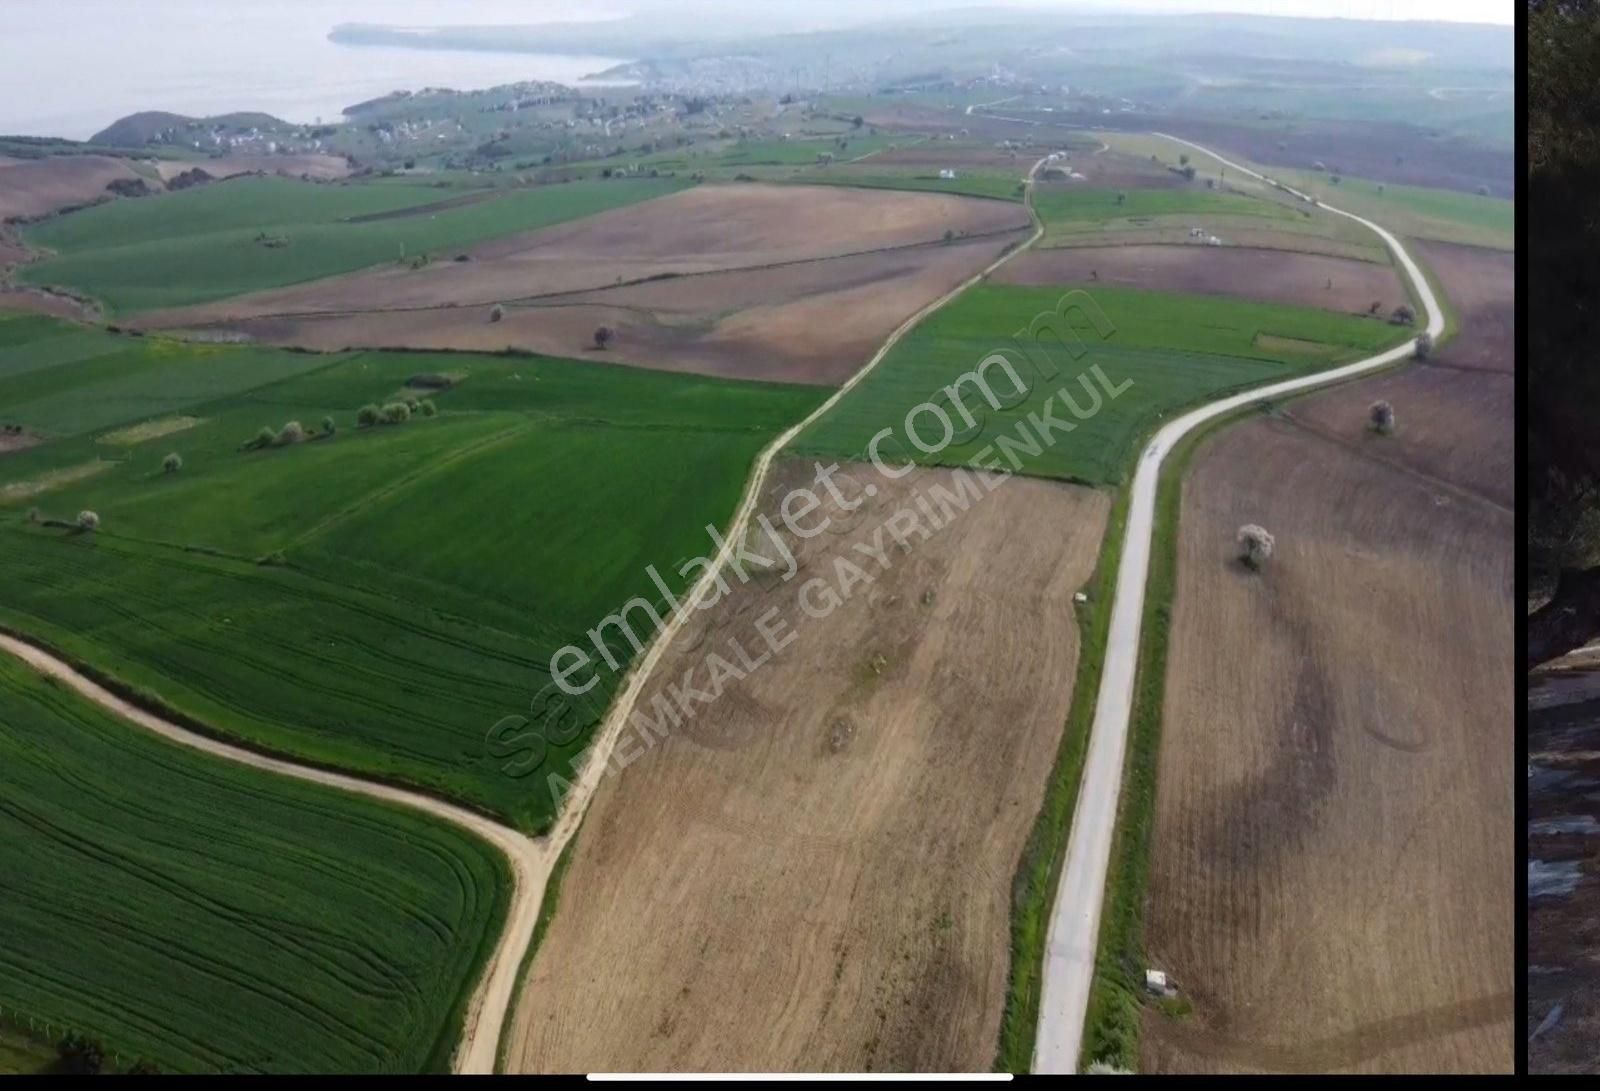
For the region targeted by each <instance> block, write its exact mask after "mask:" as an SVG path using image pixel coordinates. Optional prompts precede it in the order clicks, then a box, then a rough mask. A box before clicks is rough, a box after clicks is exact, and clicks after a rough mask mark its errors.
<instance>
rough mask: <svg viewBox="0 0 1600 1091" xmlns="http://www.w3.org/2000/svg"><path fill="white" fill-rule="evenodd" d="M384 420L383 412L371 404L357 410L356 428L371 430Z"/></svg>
mask: <svg viewBox="0 0 1600 1091" xmlns="http://www.w3.org/2000/svg"><path fill="white" fill-rule="evenodd" d="M382 419H383V410H381V409H379V408H378V407H377V406H376V405H373V404H372V403H370V402H369V403H367V404H366V405H363V406H362V407H361V408H360V409H357V410H356V427H358V428H371V427H372V426H373V425H374V424H377V423H378V422H379V421H380V420H382Z"/></svg>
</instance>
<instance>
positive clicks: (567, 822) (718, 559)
mask: <svg viewBox="0 0 1600 1091" xmlns="http://www.w3.org/2000/svg"><path fill="white" fill-rule="evenodd" d="M1043 163H1044V159H1043V158H1041V159H1039V161H1038V162H1036V163H1035V164H1034V165H1033V168H1032V169H1031V170H1029V172H1028V182H1027V184H1028V194H1027V196H1026V197H1025V198H1024V205H1025V207H1026V208H1027V209H1028V215H1029V216H1030V218H1032V220H1033V221H1034V229H1033V233H1032V234H1031V235H1030V236H1029V237H1028V238H1027V240H1026V241H1024V242H1023V243H1022V244H1021V245H1019V246H1017V247H1016V248H1015V249H1013V250H1010V251H1008V252H1006V253H1004V254H1001V255H1000V256H999V257H997V258H996V259H995V260H994V261H992V262H990V263H989V265H988V266H986V267H985V268H983V269H982V270H980V271H978V272H976V273H974V274H973V275H972V276H970V277H968V278H967V279H966V280H964V281H962V282H961V283H960V284H958V285H957V286H956V287H954V288H952V289H951V290H950V291H948V292H946V293H945V294H944V295H942V296H940V297H939V298H937V299H935V300H933V301H932V302H931V303H928V304H926V305H925V306H923V307H922V308H921V309H920V310H918V311H917V312H916V313H915V314H913V315H911V316H910V317H909V318H907V319H906V320H905V321H904V322H902V323H900V325H899V326H898V327H896V328H895V330H894V332H893V333H891V334H890V335H889V338H888V340H886V341H885V342H884V343H883V344H882V345H881V346H880V347H879V348H878V351H877V352H875V353H873V355H872V357H871V359H869V360H868V361H867V362H866V363H865V364H864V365H863V366H862V367H861V369H860V370H858V371H857V372H856V373H855V374H854V375H852V376H851V377H850V378H849V379H848V380H846V382H845V383H844V385H842V386H840V387H839V389H838V390H836V391H834V393H833V394H832V395H831V396H830V397H828V398H827V400H825V401H824V402H823V403H822V404H821V405H819V406H817V407H816V408H815V409H813V410H812V411H811V412H810V413H809V414H807V415H806V416H805V418H804V419H802V420H801V421H800V422H799V423H797V424H794V425H792V426H790V427H789V428H788V429H787V430H786V431H784V432H783V433H781V434H780V435H779V436H778V437H777V438H775V439H774V440H773V441H772V442H771V443H769V444H768V445H767V446H766V447H765V448H763V449H762V451H761V453H760V454H758V455H757V456H756V460H755V462H754V464H753V466H752V469H751V473H750V477H749V479H748V480H747V482H746V484H745V491H744V496H743V497H742V499H741V500H740V502H739V506H738V507H737V508H736V509H735V510H734V514H733V518H732V519H731V520H730V521H729V523H728V528H727V530H726V531H724V532H723V544H722V546H721V547H720V548H719V549H718V550H717V553H716V556H715V557H713V558H712V560H711V563H710V564H709V565H707V566H706V570H705V571H704V572H703V573H702V574H701V576H700V579H699V580H697V581H696V582H695V584H694V586H693V587H692V588H691V589H690V590H689V591H688V592H686V593H685V594H684V596H683V601H685V602H691V603H692V602H698V601H699V600H700V599H701V598H702V597H703V596H705V595H706V593H707V592H708V591H709V590H710V588H711V587H712V586H713V585H714V584H715V583H716V581H717V579H718V578H719V577H720V575H721V572H722V569H723V566H724V565H726V564H727V562H728V560H729V559H730V558H731V557H732V555H733V550H734V548H735V545H734V544H735V543H738V542H742V541H743V540H744V535H745V533H746V531H747V530H748V528H749V526H750V521H751V520H752V519H753V518H754V516H755V509H756V504H757V501H759V500H760V498H761V493H762V490H763V489H764V488H765V487H766V483H767V477H768V474H769V472H770V471H771V469H772V464H773V462H774V461H775V460H776V458H777V456H778V454H779V453H780V452H782V451H783V449H784V448H785V447H787V446H788V445H789V444H790V443H792V442H793V441H794V440H795V438H796V437H797V436H799V435H800V434H801V433H802V432H804V431H805V430H806V429H807V428H809V427H811V425H813V424H815V423H816V422H817V421H818V420H820V419H821V418H822V417H823V416H824V415H825V414H826V413H828V412H829V411H830V410H832V409H833V408H834V406H836V405H838V404H839V402H841V401H842V400H843V399H844V397H845V396H846V395H847V394H849V393H850V391H852V390H854V389H855V388H856V387H857V386H859V385H860V384H861V382H862V381H863V380H864V379H866V377H867V376H868V375H870V374H871V373H872V371H873V370H874V369H875V368H876V367H877V366H878V364H879V363H881V362H882V361H883V359H884V358H885V357H887V356H888V355H889V352H890V350H892V349H893V348H894V347H895V345H897V344H899V342H900V340H901V339H902V338H903V337H905V335H906V334H908V333H910V332H911V331H912V330H913V329H914V328H916V326H917V325H919V324H920V323H921V322H922V321H923V320H924V319H925V318H927V317H928V316H929V315H931V314H933V313H934V312H935V311H937V310H939V309H940V308H942V307H944V306H945V305H946V304H948V303H949V302H950V301H951V300H953V299H955V298H956V297H957V296H959V295H960V294H961V293H963V292H965V291H966V290H967V289H968V288H970V287H972V286H973V285H974V284H977V283H979V282H980V281H982V280H983V279H984V278H985V277H987V276H989V274H991V273H993V272H994V271H995V270H996V269H998V268H999V267H1000V266H1001V265H1003V264H1005V262H1007V261H1008V260H1010V259H1011V258H1013V257H1015V256H1016V255H1017V254H1020V253H1022V252H1023V251H1024V250H1026V249H1027V248H1028V247H1029V246H1032V245H1033V244H1034V243H1035V242H1037V241H1038V240H1039V239H1040V238H1041V237H1043V235H1044V224H1043V222H1042V221H1041V220H1040V219H1039V217H1038V214H1037V213H1036V212H1035V211H1034V209H1033V201H1032V196H1033V186H1032V182H1033V177H1034V175H1035V174H1036V173H1037V172H1038V170H1039V167H1040V166H1041V165H1043ZM687 616H688V615H687V613H685V612H683V611H679V612H676V613H673V614H672V615H671V616H670V617H669V618H668V620H667V623H666V624H665V625H664V626H662V627H661V628H660V629H659V630H658V631H657V633H656V636H655V638H654V639H653V640H652V641H651V644H650V647H649V648H648V649H647V650H646V651H645V654H644V655H643V656H642V657H641V658H640V659H639V660H637V661H636V662H635V663H634V665H633V666H632V667H631V668H630V669H629V671H628V677H627V683H626V685H625V686H624V688H623V690H622V692H621V694H619V695H618V697H617V699H616V700H615V701H614V702H613V704H612V706H611V708H610V710H609V711H608V712H607V714H606V718H605V720H604V721H603V723H602V725H601V727H600V730H599V731H598V732H596V734H595V736H594V738H593V740H592V741H591V742H590V744H589V746H588V748H587V749H585V751H584V756H583V768H582V770H581V772H580V773H579V776H578V779H577V781H576V782H575V783H574V784H573V786H572V789H571V791H570V792H569V793H568V795H567V799H566V801H565V805H563V806H562V808H561V812H560V814H559V815H558V816H557V819H556V822H555V824H554V825H553V826H552V827H551V829H550V832H549V834H547V835H546V836H545V837H544V838H541V842H542V843H543V846H544V847H545V849H546V851H547V855H546V860H547V870H546V871H545V872H544V874H543V875H541V876H540V877H539V880H538V881H539V893H540V898H539V900H540V901H542V900H543V891H544V885H545V882H546V881H547V880H548V878H549V870H548V868H549V867H551V866H553V865H554V863H555V861H556V860H558V859H559V858H560V855H561V850H562V849H563V848H564V847H565V846H566V844H567V842H568V841H570V840H571V839H572V837H573V835H574V834H575V833H576V832H577V830H578V826H579V825H580V824H581V823H582V822H583V816H584V814H585V813H586V812H587V810H588V807H589V802H590V801H591V800H592V799H593V798H594V792H595V789H596V788H598V787H599V783H600V777H601V775H602V774H603V772H604V770H605V768H606V767H607V764H608V762H609V760H610V756H611V751H612V749H613V748H614V747H615V745H616V741H617V739H618V737H619V736H620V735H621V734H622V729H623V727H624V726H626V724H627V723H628V717H629V716H630V715H631V714H632V712H633V708H634V706H635V705H636V704H637V703H638V700H639V697H640V695H641V694H642V693H643V691H644V686H645V683H646V682H647V681H649V679H650V675H651V674H652V672H653V671H654V669H655V667H656V665H657V664H658V663H659V662H660V661H661V659H662V657H663V656H664V655H665V653H666V650H667V648H668V647H669V646H670V645H671V643H672V638H673V637H674V636H676V635H677V633H678V631H679V630H680V629H681V628H682V627H683V624H684V620H685V619H686V618H687ZM530 938H531V936H525V937H524V938H523V942H522V943H521V945H520V947H519V952H521V951H526V949H527V940H528V939H530ZM498 999H499V998H496V1000H498ZM511 1002H514V997H513V998H509V999H508V1000H506V1001H504V1002H503V1003H504V1004H505V1008H504V1009H503V1010H502V1016H503V1014H504V1011H505V1010H508V1009H509V1005H510V1003H511ZM499 1036H500V1035H499V1032H498V1028H497V1032H496V1033H495V1034H493V1035H478V1036H476V1038H475V1041H474V1049H475V1051H476V1052H479V1053H486V1054H487V1061H488V1065H489V1068H487V1069H485V1068H482V1067H477V1066H476V1065H475V1066H474V1067H473V1069H472V1070H474V1071H492V1069H493V1066H494V1063H495V1056H496V1053H497V1052H498V1045H499V1042H498V1039H499ZM479 1063H481V1061H480V1062H479Z"/></svg>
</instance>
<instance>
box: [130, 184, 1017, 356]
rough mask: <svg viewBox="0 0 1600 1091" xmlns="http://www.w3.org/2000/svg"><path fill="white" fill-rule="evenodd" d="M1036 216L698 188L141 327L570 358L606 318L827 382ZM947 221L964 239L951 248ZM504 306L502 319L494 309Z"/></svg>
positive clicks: (797, 189) (655, 343)
mask: <svg viewBox="0 0 1600 1091" xmlns="http://www.w3.org/2000/svg"><path fill="white" fill-rule="evenodd" d="M1027 223H1028V217H1027V212H1026V210H1025V209H1024V208H1023V207H1022V206H1021V205H1018V204H1009V203H1005V202H1000V201H985V200H973V199H965V198H959V197H950V196H945V195H940V194H922V193H916V194H912V193H892V192H883V191H867V190H859V191H858V190H848V189H839V188H834V187H829V186H781V187H780V186H759V185H741V186H718V187H709V186H705V187H698V188H696V189H692V190H686V191H683V192H681V193H678V194H675V195H673V196H670V197H665V198H662V199H660V200H657V201H653V202H650V203H648V204H646V205H640V206H637V207H633V208H626V209H621V210H618V211H615V212H611V213H606V214H603V215H599V216H594V217H590V218H588V219H585V220H583V221H581V222H574V223H569V224H563V225H560V226H557V227H552V228H549V229H547V230H544V231H539V232H534V233H530V234H523V235H519V236H516V237H514V238H510V239H501V240H497V241H495V242H491V243H486V244H484V245H482V246H479V247H476V248H474V249H473V250H471V251H470V255H471V260H469V261H464V262H436V263H434V264H432V265H430V266H427V267H425V268H423V269H419V270H411V269H399V268H393V267H391V268H384V269H377V270H369V271H367V272H363V273H358V274H355V275H352V276H348V277H340V278H336V279H332V280H323V281H318V282H315V283H312V284H306V285H300V286H296V287H293V288H287V289H282V290H278V291H271V292H263V293H258V294H256V295H251V296H244V297H241V298H238V299H233V300H228V301H225V302H218V303H214V304H208V305H205V306H200V307H191V308H184V309H180V310H174V311H166V312H161V313H158V314H155V315H152V316H149V318H148V319H147V320H146V321H145V323H144V324H145V325H148V326H150V327H155V328H167V329H196V328H206V329H224V330H227V331H231V332H238V333H244V334H247V335H249V336H250V337H252V338H254V339H256V340H259V341H263V342H270V343H274V344H289V345H300V346H305V347H310V348H317V349H329V348H342V347H353V346H365V347H407V348H435V349H470V350H480V351H499V350H503V349H505V348H508V347H515V348H518V349H526V350H532V351H537V352H545V353H550V354H556V355H568V356H571V355H580V354H586V353H590V352H591V351H592V348H593V333H594V330H595V329H596V327H598V326H601V325H606V326H610V327H611V328H612V329H613V330H615V331H616V333H617V336H616V338H615V341H614V342H613V345H612V347H611V348H610V349H609V350H607V351H606V352H605V353H604V354H603V356H602V355H601V354H598V353H596V354H594V355H595V357H596V358H600V359H605V360H615V361H617V362H622V363H631V364H636V365H639V366H644V367H654V368H662V369H666V370H673V371H690V372H696V373H700V374H709V375H724V376H735V377H744V378H762V379H780V380H784V381H792V382H808V383H822V384H834V383H838V382H840V381H842V380H843V379H844V378H845V377H847V376H848V375H849V374H851V373H852V372H853V371H855V369H856V368H857V367H859V366H860V364H861V363H862V361H863V360H865V359H866V357H867V356H869V355H870V354H871V350H872V349H873V348H875V347H876V346H877V345H878V344H879V343H881V342H882V340H883V339H884V337H886V336H888V334H889V332H890V331H892V330H893V329H894V327H895V326H897V325H899V323H900V322H901V321H902V320H903V319H904V318H905V317H906V316H907V315H909V314H912V313H914V312H915V311H917V310H918V309H919V308H920V307H922V306H923V305H924V304H926V303H927V302H928V301H929V300H930V299H934V298H937V297H938V296H939V295H941V294H943V293H944V292H946V291H948V290H949V289H950V288H952V287H954V286H956V285H957V284H959V283H960V282H961V281H962V280H964V279H965V278H966V277H968V276H970V275H972V273H974V272H976V271H977V270H978V269H980V268H982V267H983V266H984V265H986V264H988V263H989V262H990V261H992V260H993V259H994V258H995V257H996V256H998V255H999V253H1000V250H1001V248H1002V247H1004V246H1005V245H1006V244H1008V243H1011V242H1014V241H1017V240H1019V239H1021V238H1022V237H1023V233H1024V231H1025V230H1026V225H1027ZM946 231H953V232H955V233H956V234H957V235H958V236H961V235H964V236H966V238H957V239H955V241H953V242H951V243H945V242H943V241H942V240H943V236H944V233H945V232H946ZM975 236H976V237H975ZM496 303H503V304H505V305H506V313H505V317H504V319H503V320H502V321H499V322H491V321H490V314H489V311H490V309H491V307H492V306H493V305H494V304H496Z"/></svg>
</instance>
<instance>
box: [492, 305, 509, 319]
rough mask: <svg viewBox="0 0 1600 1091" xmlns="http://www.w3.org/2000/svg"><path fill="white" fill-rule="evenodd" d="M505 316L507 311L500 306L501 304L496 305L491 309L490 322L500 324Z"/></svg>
mask: <svg viewBox="0 0 1600 1091" xmlns="http://www.w3.org/2000/svg"><path fill="white" fill-rule="evenodd" d="M505 316H506V309H505V308H504V307H502V306H500V304H498V303H496V304H495V305H494V306H493V307H490V308H489V321H491V322H498V321H500V320H501V319H502V318H504V317H505Z"/></svg>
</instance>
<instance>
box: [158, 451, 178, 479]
mask: <svg viewBox="0 0 1600 1091" xmlns="http://www.w3.org/2000/svg"><path fill="white" fill-rule="evenodd" d="M181 469H183V456H182V455H180V454H178V452H176V451H173V452H172V453H171V454H169V455H168V456H167V457H166V458H164V459H162V460H161V470H162V472H163V473H169V474H175V473H177V472H178V471H179V470H181Z"/></svg>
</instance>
